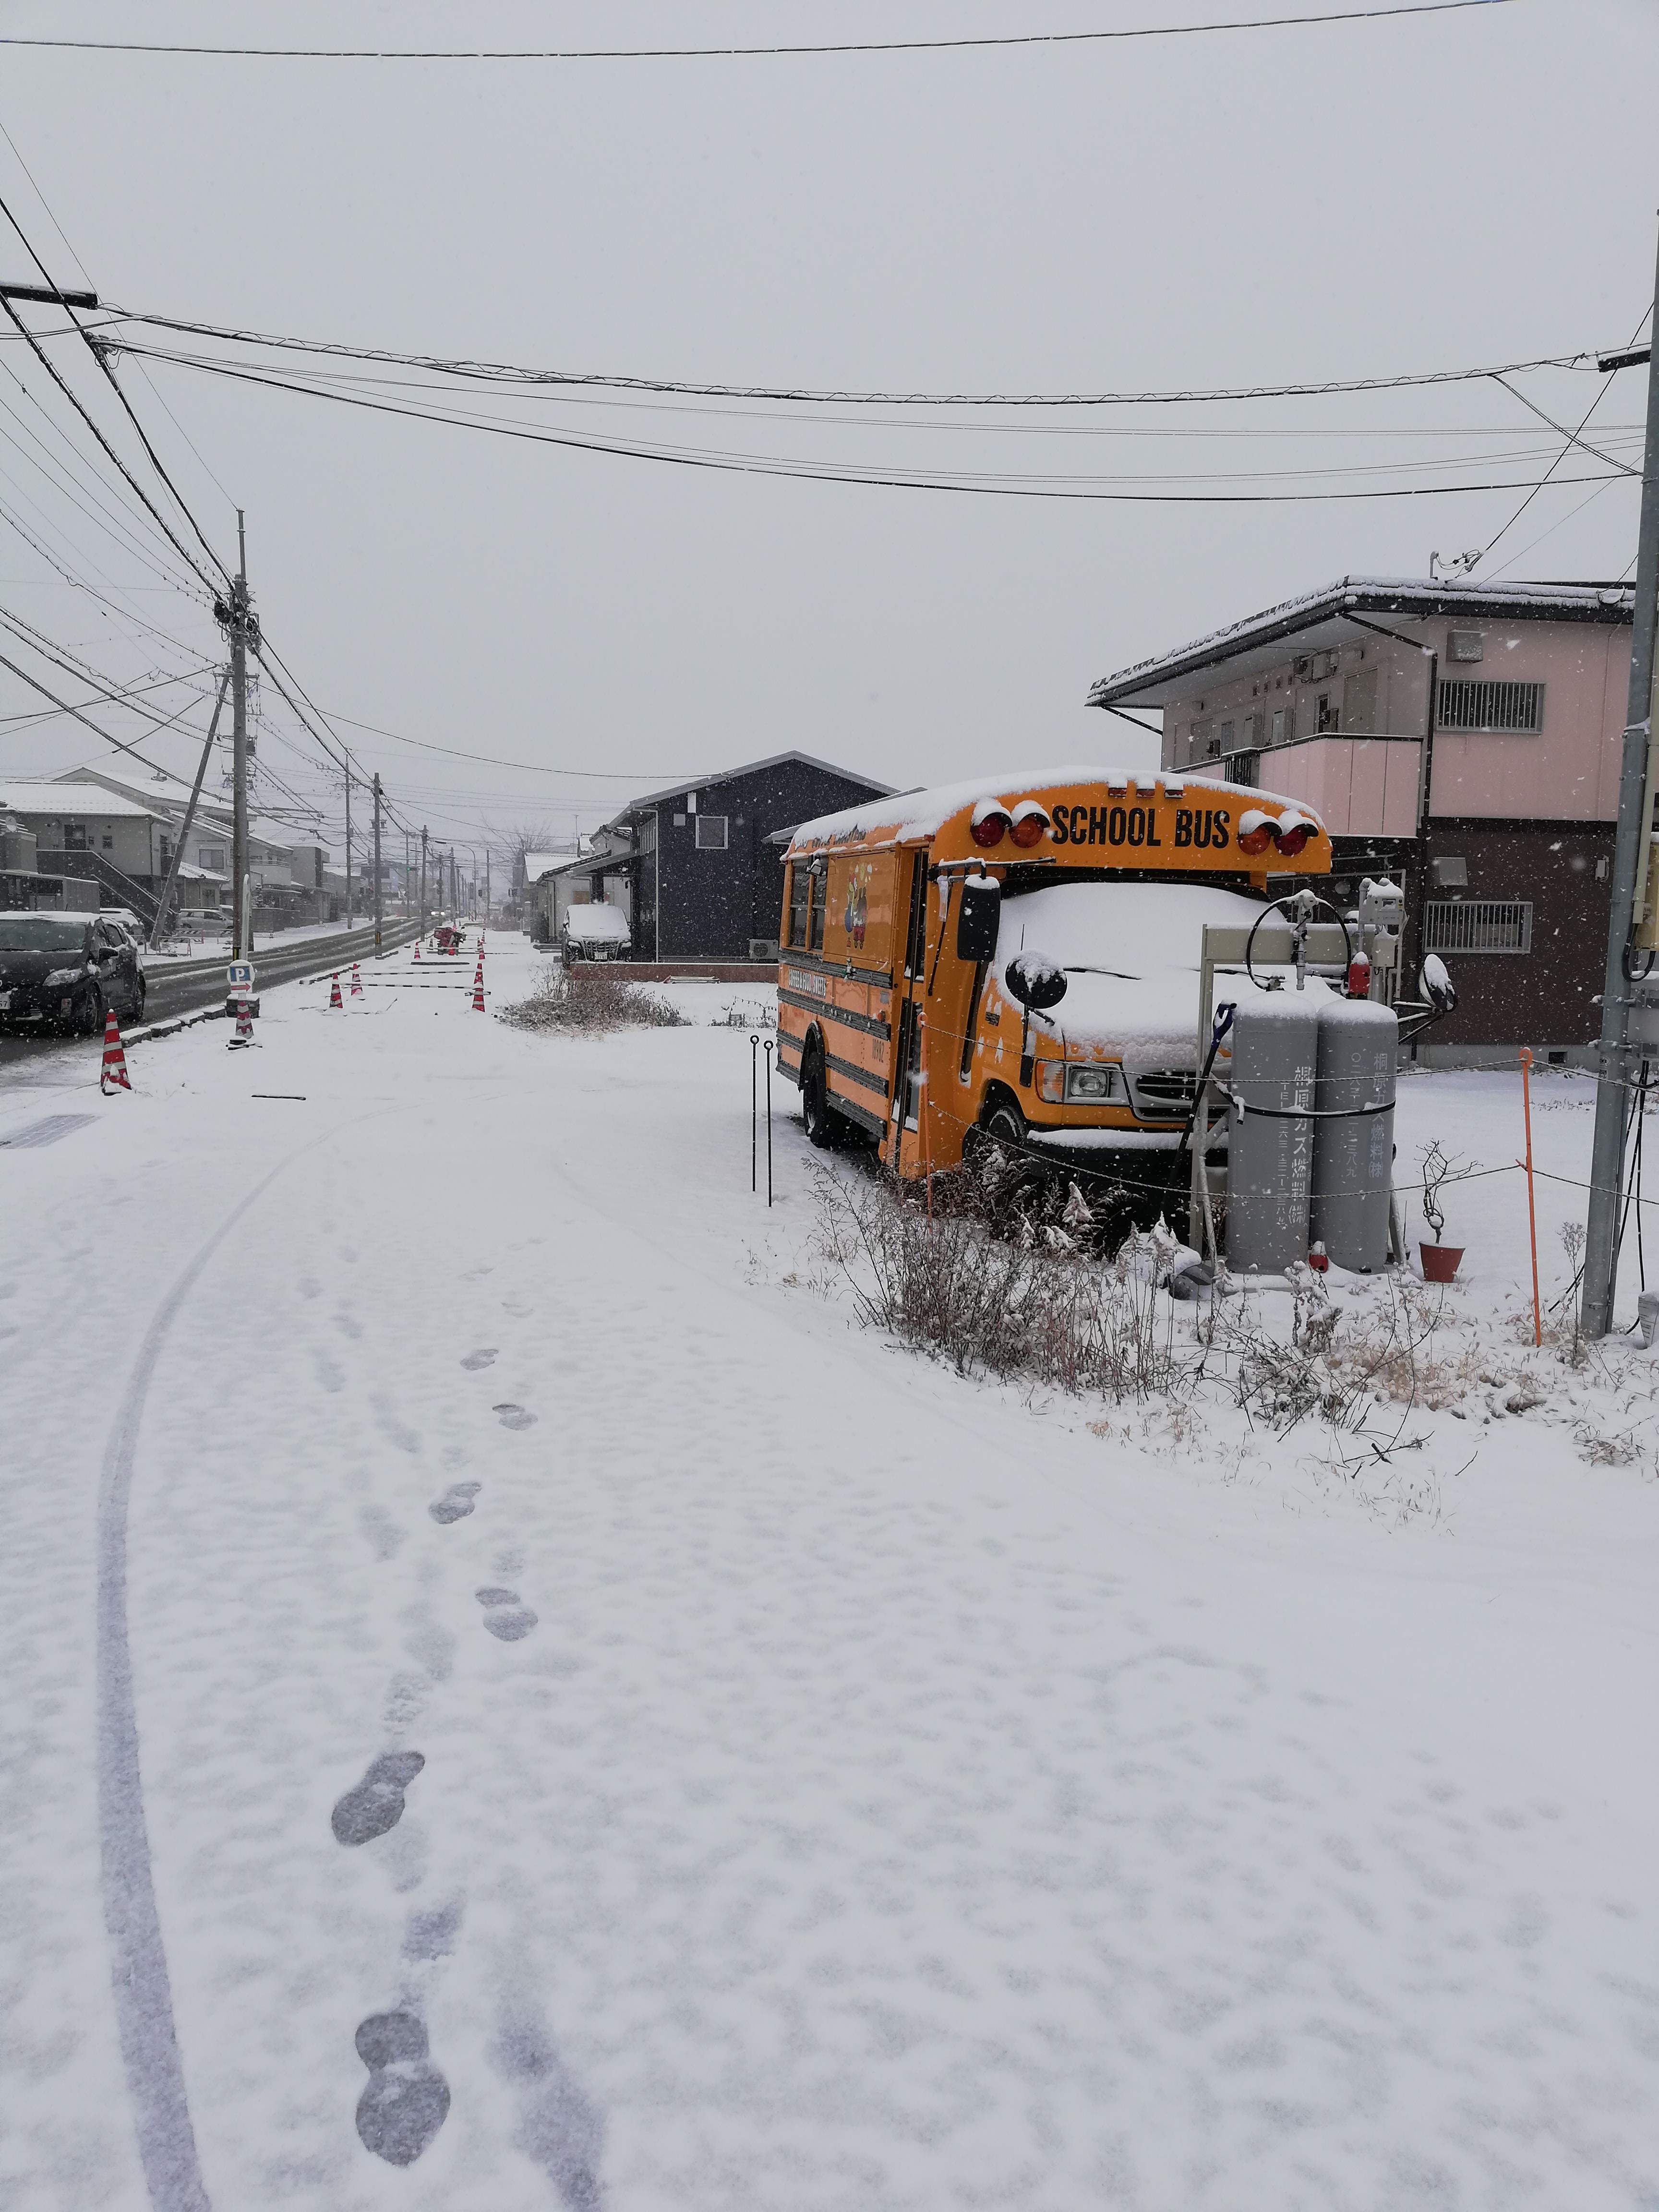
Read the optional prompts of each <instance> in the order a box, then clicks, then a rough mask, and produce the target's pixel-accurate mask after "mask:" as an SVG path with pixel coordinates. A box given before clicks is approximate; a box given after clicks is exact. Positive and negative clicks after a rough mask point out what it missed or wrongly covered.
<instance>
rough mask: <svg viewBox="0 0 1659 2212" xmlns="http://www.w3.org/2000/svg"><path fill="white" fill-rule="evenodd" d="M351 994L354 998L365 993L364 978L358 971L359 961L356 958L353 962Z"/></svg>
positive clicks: (359, 997)
mask: <svg viewBox="0 0 1659 2212" xmlns="http://www.w3.org/2000/svg"><path fill="white" fill-rule="evenodd" d="M351 995H352V997H353V998H354V999H361V998H362V995H363V979H362V976H361V975H359V974H358V973H357V963H356V961H355V960H354V961H353V962H352V963H351Z"/></svg>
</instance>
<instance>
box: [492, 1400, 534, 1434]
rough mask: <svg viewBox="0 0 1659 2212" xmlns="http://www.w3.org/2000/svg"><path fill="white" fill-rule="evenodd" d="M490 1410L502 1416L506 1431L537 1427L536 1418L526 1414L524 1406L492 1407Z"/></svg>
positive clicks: (531, 1414)
mask: <svg viewBox="0 0 1659 2212" xmlns="http://www.w3.org/2000/svg"><path fill="white" fill-rule="evenodd" d="M489 1410H490V1412H491V1413H497V1414H499V1415H500V1416H501V1426H502V1427H503V1428H504V1429H533V1428H534V1427H535V1425H536V1416H535V1415H534V1414H533V1413H526V1411H525V1409H524V1407H522V1406H513V1405H506V1406H492V1407H490V1409H489Z"/></svg>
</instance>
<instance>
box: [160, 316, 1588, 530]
mask: <svg viewBox="0 0 1659 2212" xmlns="http://www.w3.org/2000/svg"><path fill="white" fill-rule="evenodd" d="M151 357H152V358H154V359H156V360H161V361H167V360H170V361H173V362H174V363H175V364H176V365H177V366H179V367H180V368H194V369H197V370H199V371H201V372H203V373H204V374H209V375H213V376H221V377H225V378H228V379H229V380H232V381H233V382H236V383H243V384H253V385H260V386H264V387H265V388H266V389H268V390H270V391H275V392H298V393H301V394H303V395H305V396H306V397H307V398H313V399H326V400H331V401H332V402H333V403H334V404H336V405H337V406H343V407H358V408H364V409H367V410H368V411H369V412H370V413H373V414H379V415H391V416H399V417H401V418H403V419H404V420H406V421H410V422H436V423H441V424H443V425H444V426H445V427H446V428H451V429H460V430H473V431H477V432H480V433H483V434H484V435H489V436H493V437H498V438H512V439H516V440H518V441H521V442H523V443H525V444H528V445H539V446H556V447H563V448H565V449H567V450H568V451H570V452H574V453H604V454H608V455H611V456H613V457H616V458H620V459H629V460H640V461H654V462H656V463H658V464H659V465H665V466H668V467H674V468H691V469H706V470H714V471H717V472H719V473H721V474H725V475H738V476H755V477H785V478H788V479H792V480H793V481H796V482H800V483H847V484H860V485H863V486H866V487H867V488H870V489H883V490H889V491H933V492H952V493H956V494H958V495H977V496H981V497H987V498H1002V499H1047V500H1073V501H1106V502H1110V503H1115V504H1119V505H1130V506H1153V507H1235V506H1249V507H1275V506H1294V505H1298V504H1305V503H1309V502H1322V501H1333V500H1357V499H1427V498H1438V497H1443V496H1447V495H1455V494H1462V493H1468V492H1489V491H1528V492H1530V491H1535V490H1537V489H1539V485H1538V483H1534V482H1533V481H1531V480H1529V479H1521V480H1516V479H1512V478H1504V479H1498V480H1495V481H1492V482H1488V483H1449V484H1416V485H1372V486H1366V487H1362V488H1360V489H1354V490H1345V491H1288V492H1151V491H1123V490H1101V489H1090V488H1088V487H1087V486H1086V485H1085V486H1084V487H1083V488H1066V487H1065V486H1063V485H1056V484H1053V483H1048V484H1044V483H1030V482H1025V481H1016V480H1013V479H1012V478H1006V479H1003V480H998V479H996V478H994V477H989V476H987V475H981V476H969V475H966V474H964V475H961V476H957V477H946V476H930V475H927V474H925V473H924V472H922V471H906V472H904V473H897V472H895V471H892V470H879V469H864V468H859V467H855V466H853V465H829V464H817V465H815V464H811V463H807V462H804V461H793V460H790V459H787V458H785V457H783V456H770V457H758V456H751V455H749V454H742V453H727V452H720V451H719V450H717V449H714V448H712V447H711V448H696V447H681V448H677V447H653V446H646V445H641V444H639V443H636V442H634V443H630V442H629V441H624V440H622V439H609V438H599V437H577V436H574V435H571V434H569V433H568V432H563V431H554V430H548V429H541V428H536V427H535V426H533V425H532V424H528V423H509V422H498V421H496V420H495V418H493V417H490V416H465V415H459V414H455V413H452V412H447V411H445V410H442V409H438V408H422V407H414V406H410V405H408V404H403V403H400V402H398V401H396V400H391V399H376V398H371V397H369V396H368V395H366V394H364V393H362V392H349V391H343V390H341V389H339V388H338V387H337V386H317V385H314V384H309V383H306V382H303V381H301V380H296V379H295V378H294V377H284V376H277V375H276V374H271V373H270V372H269V371H264V370H261V369H256V368H238V367H236V366H235V365H234V364H233V363H231V362H212V361H209V360H207V359H205V358H204V357H201V356H189V355H185V354H167V353H164V352H161V351H160V350H155V351H153V352H152V356H151ZM1547 480H1548V479H1547V478H1546V481H1547ZM1556 481H1557V482H1559V483H1565V484H1574V483H1598V482H1601V481H1602V479H1601V478H1598V477H1583V476H1580V477H1559V478H1557V479H1556Z"/></svg>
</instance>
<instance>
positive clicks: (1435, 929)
mask: <svg viewBox="0 0 1659 2212" xmlns="http://www.w3.org/2000/svg"><path fill="white" fill-rule="evenodd" d="M1423 950H1424V951H1425V952H1530V951H1532V901H1531V900H1530V899H1429V900H1427V901H1425V904H1424V908H1423Z"/></svg>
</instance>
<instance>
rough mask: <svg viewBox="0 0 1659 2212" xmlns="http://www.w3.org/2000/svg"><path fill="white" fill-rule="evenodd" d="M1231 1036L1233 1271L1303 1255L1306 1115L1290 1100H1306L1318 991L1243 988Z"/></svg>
mask: <svg viewBox="0 0 1659 2212" xmlns="http://www.w3.org/2000/svg"><path fill="white" fill-rule="evenodd" d="M1231 1044H1232V1066H1231V1077H1230V1080H1229V1084H1228V1088H1229V1091H1230V1092H1231V1098H1232V1106H1231V1111H1230V1112H1229V1114H1228V1116H1227V1265H1228V1267H1229V1268H1230V1269H1231V1271H1232V1273H1235V1274H1244V1273H1248V1272H1249V1269H1250V1268H1252V1267H1255V1268H1258V1269H1260V1270H1261V1272H1262V1273H1275V1272H1277V1271H1278V1270H1279V1269H1281V1268H1285V1267H1290V1266H1291V1265H1292V1264H1293V1263H1294V1262H1295V1261H1297V1260H1305V1259H1306V1258H1307V1256H1308V1234H1309V1232H1308V1200H1309V1194H1310V1188H1311V1185H1312V1175H1313V1129H1314V1125H1313V1122H1312V1121H1311V1120H1310V1119H1309V1118H1308V1117H1307V1115H1306V1114H1305V1111H1304V1110H1299V1109H1306V1108H1308V1107H1310V1106H1311V1105H1312V1104H1313V1094H1314V1079H1315V1074H1316V1068H1317V1064H1318V1053H1319V1000H1318V999H1317V998H1316V995H1315V994H1313V993H1312V992H1303V991H1254V990H1253V991H1249V992H1247V993H1245V994H1243V995H1242V996H1241V997H1240V999H1239V1001H1238V1011H1237V1013H1236V1014H1235V1016H1234V1017H1233V1027H1232V1036H1231ZM1252 1108H1255V1109H1258V1110H1257V1111H1255V1112H1252V1111H1251V1110H1250V1109H1252ZM1260 1109H1266V1110H1260Z"/></svg>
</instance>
